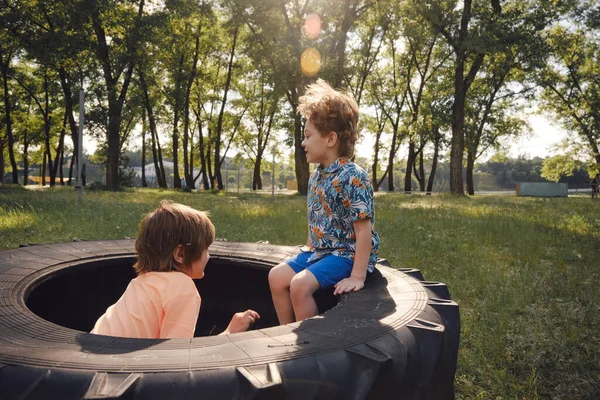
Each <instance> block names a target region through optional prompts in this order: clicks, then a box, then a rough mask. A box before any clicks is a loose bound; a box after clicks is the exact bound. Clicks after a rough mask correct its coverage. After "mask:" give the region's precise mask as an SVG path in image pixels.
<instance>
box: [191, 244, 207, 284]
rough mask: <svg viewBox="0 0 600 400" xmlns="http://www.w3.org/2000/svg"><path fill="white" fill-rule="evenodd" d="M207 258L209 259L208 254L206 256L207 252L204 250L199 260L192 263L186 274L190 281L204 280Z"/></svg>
mask: <svg viewBox="0 0 600 400" xmlns="http://www.w3.org/2000/svg"><path fill="white" fill-rule="evenodd" d="M209 258H210V254H208V250H205V251H204V253H202V255H201V256H200V258H199V259H197V260H195V261H193V262H192V266H191V268H190V269H189V273H188V275H189V276H190V278H192V279H202V278H204V269H205V268H206V264H207V263H208V259H209Z"/></svg>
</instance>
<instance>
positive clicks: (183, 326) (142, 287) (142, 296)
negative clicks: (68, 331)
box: [91, 271, 200, 339]
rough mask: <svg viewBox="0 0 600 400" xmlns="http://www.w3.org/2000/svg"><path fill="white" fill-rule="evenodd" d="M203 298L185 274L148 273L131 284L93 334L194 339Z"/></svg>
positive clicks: (107, 312)
mask: <svg viewBox="0 0 600 400" xmlns="http://www.w3.org/2000/svg"><path fill="white" fill-rule="evenodd" d="M199 311H200V295H199V294H198V290H196V285H195V284H194V281H193V280H192V278H190V277H189V276H187V275H186V274H184V273H182V272H177V271H172V272H146V273H144V274H141V275H139V276H138V277H137V278H135V279H133V280H132V281H131V282H129V285H128V286H127V289H126V290H125V293H123V295H122V296H121V298H120V299H119V300H118V301H117V302H116V303H115V304H113V305H112V306H110V307H109V308H108V309H107V310H106V313H104V315H102V316H101V317H100V318H99V319H98V321H97V322H96V325H95V326H94V329H93V330H92V332H91V333H95V334H98V335H107V336H120V337H129V338H151V339H158V338H192V337H194V329H195V328H196V321H197V320H198V313H199Z"/></svg>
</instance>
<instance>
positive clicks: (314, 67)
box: [300, 48, 321, 76]
mask: <svg viewBox="0 0 600 400" xmlns="http://www.w3.org/2000/svg"><path fill="white" fill-rule="evenodd" d="M300 68H302V73H303V74H304V75H306V76H315V75H316V74H318V73H319V70H320V69H321V54H320V53H319V52H318V51H317V49H313V48H310V49H306V50H304V51H303V52H302V56H300Z"/></svg>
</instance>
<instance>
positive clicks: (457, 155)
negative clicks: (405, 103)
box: [450, 55, 466, 195]
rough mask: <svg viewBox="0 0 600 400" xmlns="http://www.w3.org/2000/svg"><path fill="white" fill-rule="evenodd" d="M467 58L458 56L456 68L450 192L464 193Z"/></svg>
mask: <svg viewBox="0 0 600 400" xmlns="http://www.w3.org/2000/svg"><path fill="white" fill-rule="evenodd" d="M464 69H465V59H464V57H463V56H462V55H458V56H457V57H456V68H455V70H454V103H453V104H452V142H451V149H450V192H451V193H453V194H457V195H464V187H463V175H462V170H463V150H464V148H465V135H464V126H465V97H466V89H465V82H464Z"/></svg>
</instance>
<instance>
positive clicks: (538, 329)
mask: <svg viewBox="0 0 600 400" xmlns="http://www.w3.org/2000/svg"><path fill="white" fill-rule="evenodd" d="M162 199H171V200H174V201H178V202H181V203H184V204H188V205H190V206H192V207H195V208H198V209H201V210H209V211H210V212H211V219H212V221H213V222H214V224H215V226H216V229H217V237H219V238H226V239H228V240H230V241H249V242H255V241H258V240H268V241H270V242H271V243H274V244H284V245H295V244H300V243H303V242H304V241H305V240H306V213H305V209H306V208H305V207H306V198H305V197H302V196H277V197H276V198H275V201H273V200H272V199H271V197H270V196H260V195H255V194H250V195H248V194H245V195H242V196H234V195H232V192H231V191H230V193H229V195H228V196H225V194H224V193H223V192H222V191H221V192H215V193H214V194H211V193H210V192H201V193H199V192H194V193H182V192H176V191H172V190H148V189H146V190H131V189H125V191H123V192H103V191H93V192H90V191H88V190H85V191H84V194H83V199H82V201H81V202H79V201H78V200H77V192H76V191H75V190H73V189H72V188H54V189H49V190H26V189H22V188H11V189H5V190H0V249H10V248H15V247H16V246H18V244H19V243H50V242H68V241H71V240H73V239H90V240H92V239H112V238H115V239H117V238H123V237H134V236H135V235H136V234H137V229H138V224H139V220H140V218H141V217H142V215H143V214H144V213H146V212H148V211H150V210H152V209H153V208H154V207H156V205H157V204H158V202H159V201H160V200H162ZM375 206H376V220H377V223H376V229H377V230H378V232H379V234H380V235H381V239H382V248H381V256H382V257H384V258H387V259H388V260H389V261H390V263H391V265H393V266H395V267H402V268H418V269H420V270H421V271H422V272H423V275H424V276H425V278H426V279H427V280H429V281H439V282H444V283H446V284H447V285H448V287H449V289H450V292H451V295H452V299H453V300H454V301H456V302H457V303H458V304H459V306H460V312H461V341H460V347H459V355H458V369H457V372H456V385H455V389H456V398H457V399H523V398H526V399H569V400H594V399H597V398H599V396H600V374H599V373H598V365H599V363H600V352H599V351H598V350H599V349H600V334H599V333H598V326H597V325H598V315H600V291H598V290H597V288H598V286H599V285H600V270H599V269H598V268H597V266H598V264H599V263H600V252H598V243H599V241H600V219H599V217H598V203H597V202H596V201H593V200H591V199H590V198H589V196H586V197H575V198H572V197H570V198H567V199H540V198H524V197H514V196H506V197H499V196H478V197H469V198H457V197H454V196H404V195H395V194H384V195H378V196H376V198H375Z"/></svg>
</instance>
